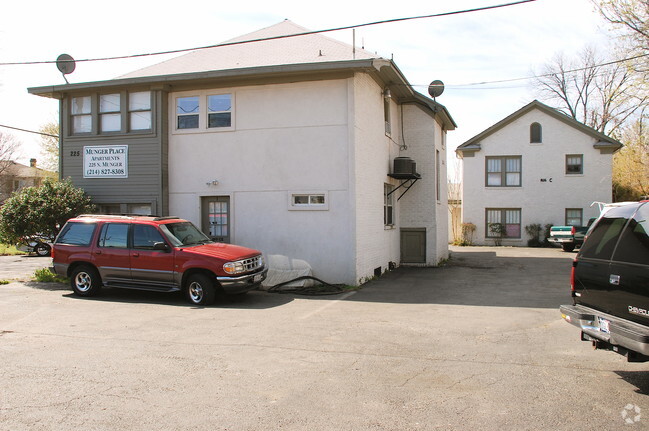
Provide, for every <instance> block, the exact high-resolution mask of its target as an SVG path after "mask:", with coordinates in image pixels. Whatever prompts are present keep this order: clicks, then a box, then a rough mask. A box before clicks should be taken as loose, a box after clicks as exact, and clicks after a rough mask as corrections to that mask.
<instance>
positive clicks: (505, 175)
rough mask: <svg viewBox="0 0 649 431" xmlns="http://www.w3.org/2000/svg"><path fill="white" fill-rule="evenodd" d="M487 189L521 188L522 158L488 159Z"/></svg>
mask: <svg viewBox="0 0 649 431" xmlns="http://www.w3.org/2000/svg"><path fill="white" fill-rule="evenodd" d="M486 163H487V179H486V182H487V187H520V186H521V164H522V162H521V156H508V157H487V159H486Z"/></svg>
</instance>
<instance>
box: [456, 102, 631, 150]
mask: <svg viewBox="0 0 649 431" xmlns="http://www.w3.org/2000/svg"><path fill="white" fill-rule="evenodd" d="M532 109H539V110H540V111H542V112H545V113H546V114H548V115H550V116H551V117H554V118H556V119H557V120H560V121H562V122H564V123H565V124H567V125H569V126H572V127H574V128H575V129H577V130H580V131H581V132H583V133H585V134H587V135H589V136H591V137H593V138H595V139H597V140H598V141H597V143H595V144H594V145H593V146H594V147H595V148H597V149H604V148H608V149H611V150H614V151H617V150H619V149H620V148H622V146H623V145H622V143H621V142H619V141H617V140H615V139H613V138H611V137H609V136H606V135H605V134H603V133H601V132H598V131H597V130H595V129H593V128H592V127H589V126H586V125H585V124H583V123H580V122H579V121H577V120H575V119H574V118H572V117H569V116H568V115H566V114H564V113H563V112H561V111H559V110H557V109H554V108H551V107H550V106H548V105H546V104H544V103H541V102H539V101H538V100H534V101H532V102H530V103H528V104H527V105H525V106H523V107H522V108H521V109H519V110H518V111H516V112H514V113H513V114H511V115H509V116H507V117H505V118H503V119H502V120H500V121H499V122H497V123H496V124H494V125H493V126H491V127H489V128H488V129H485V130H484V131H482V132H480V133H478V134H477V135H475V136H474V137H473V138H471V139H469V140H468V141H466V142H464V143H463V144H462V145H460V146H458V147H457V149H456V150H455V151H456V152H460V153H461V152H464V151H470V152H473V151H479V150H480V149H481V146H480V141H482V140H483V139H485V138H486V137H488V136H489V135H491V134H492V133H495V132H497V131H498V130H500V129H502V128H503V127H505V126H507V125H509V124H510V123H512V122H513V121H514V120H516V119H518V118H520V117H522V116H523V115H524V114H526V113H528V112H530V111H531V110H532Z"/></svg>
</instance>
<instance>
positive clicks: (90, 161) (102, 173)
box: [83, 145, 128, 178]
mask: <svg viewBox="0 0 649 431" xmlns="http://www.w3.org/2000/svg"><path fill="white" fill-rule="evenodd" d="M83 177H84V178H128V145H102V146H92V147H83Z"/></svg>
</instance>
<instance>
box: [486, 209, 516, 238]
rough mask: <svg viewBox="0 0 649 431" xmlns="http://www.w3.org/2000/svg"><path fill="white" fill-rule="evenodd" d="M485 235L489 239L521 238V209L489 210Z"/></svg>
mask: <svg viewBox="0 0 649 431" xmlns="http://www.w3.org/2000/svg"><path fill="white" fill-rule="evenodd" d="M486 212H487V215H486V223H485V233H486V235H485V236H486V237H487V238H520V237H521V210H520V208H511V209H510V208H487V210H486Z"/></svg>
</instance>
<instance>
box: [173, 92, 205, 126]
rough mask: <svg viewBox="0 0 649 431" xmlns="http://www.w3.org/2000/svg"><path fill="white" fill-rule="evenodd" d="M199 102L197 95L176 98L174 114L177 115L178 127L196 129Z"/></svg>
mask: <svg viewBox="0 0 649 431" xmlns="http://www.w3.org/2000/svg"><path fill="white" fill-rule="evenodd" d="M199 110H200V102H199V97H198V96H192V97H179V98H178V99H177V100H176V114H177V115H178V123H177V125H176V127H177V128H178V129H197V128H198V114H199Z"/></svg>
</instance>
